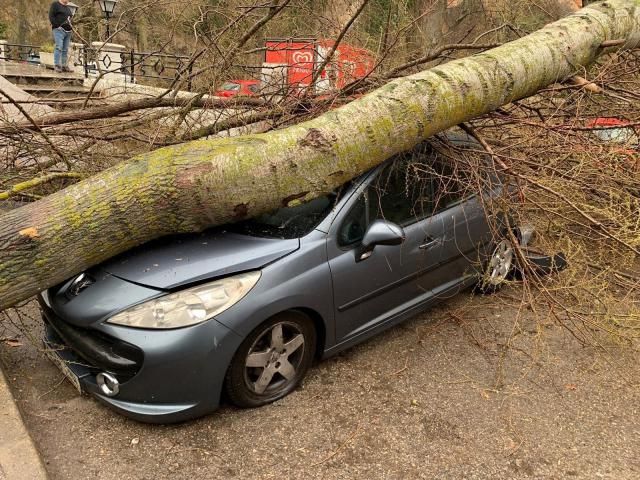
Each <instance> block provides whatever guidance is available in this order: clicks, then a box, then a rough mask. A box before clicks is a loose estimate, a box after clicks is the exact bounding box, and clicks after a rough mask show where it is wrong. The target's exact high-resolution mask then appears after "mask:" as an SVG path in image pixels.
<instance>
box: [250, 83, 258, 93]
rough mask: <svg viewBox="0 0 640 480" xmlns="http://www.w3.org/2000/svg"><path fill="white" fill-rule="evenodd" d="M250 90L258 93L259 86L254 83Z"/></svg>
mask: <svg viewBox="0 0 640 480" xmlns="http://www.w3.org/2000/svg"><path fill="white" fill-rule="evenodd" d="M248 88H249V91H250V92H253V93H256V92H257V91H258V88H259V86H258V85H257V84H255V83H252V84H251V85H249V86H248Z"/></svg>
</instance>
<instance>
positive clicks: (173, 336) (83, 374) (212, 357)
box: [40, 300, 242, 423]
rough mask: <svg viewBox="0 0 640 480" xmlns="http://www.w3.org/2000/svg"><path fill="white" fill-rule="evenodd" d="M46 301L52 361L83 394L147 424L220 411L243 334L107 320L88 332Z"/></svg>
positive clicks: (213, 326) (207, 326) (210, 324)
mask: <svg viewBox="0 0 640 480" xmlns="http://www.w3.org/2000/svg"><path fill="white" fill-rule="evenodd" d="M40 304H41V309H42V314H43V319H44V321H45V326H46V330H45V337H44V342H45V347H46V348H47V350H48V356H49V357H54V358H52V360H53V361H54V363H56V364H57V366H58V367H59V368H61V369H62V370H63V372H64V373H65V375H67V377H70V379H71V380H72V383H74V384H75V385H76V386H79V387H80V390H81V391H82V392H84V393H88V394H90V395H92V396H94V397H95V398H96V399H97V400H99V401H100V402H102V403H104V404H106V405H108V406H109V407H111V408H113V409H115V410H116V411H118V412H120V413H122V414H124V415H125V416H127V417H130V418H133V419H135V420H138V421H141V422H146V423H175V422H180V421H184V420H189V419H191V418H195V417H198V416H201V415H204V414H207V413H210V412H212V411H214V410H215V409H216V408H217V407H218V405H219V402H220V396H221V392H222V388H223V384H224V378H225V374H226V369H227V366H228V365H229V363H230V361H231V359H232V357H233V354H234V353H235V351H236V350H237V348H238V346H239V345H240V343H241V342H242V337H240V336H239V335H237V334H236V333H234V332H233V331H231V330H230V329H228V328H227V327H225V326H224V325H222V324H221V323H219V322H217V321H216V320H214V319H212V320H209V321H207V322H204V323H201V324H199V325H194V326H192V327H186V328H180V329H174V330H142V329H133V328H127V327H120V326H116V325H109V324H105V323H103V324H100V325H99V326H98V327H97V328H95V329H94V328H80V327H76V326H72V325H70V324H69V323H67V322H65V321H64V320H62V319H61V318H60V317H58V316H57V315H56V314H55V312H54V311H53V310H52V309H51V308H50V307H48V306H47V305H46V304H45V302H43V301H42V300H41V301H40ZM56 358H57V359H59V360H60V361H58V360H56ZM65 366H66V367H68V368H65ZM100 373H108V374H109V375H111V376H112V377H115V378H116V379H117V380H118V383H119V385H118V387H119V388H118V390H119V391H118V393H117V394H116V395H113V396H109V395H106V394H105V393H104V392H103V391H102V390H101V388H100V386H99V385H98V382H97V376H98V374H100ZM74 377H75V379H77V382H76V381H75V379H74Z"/></svg>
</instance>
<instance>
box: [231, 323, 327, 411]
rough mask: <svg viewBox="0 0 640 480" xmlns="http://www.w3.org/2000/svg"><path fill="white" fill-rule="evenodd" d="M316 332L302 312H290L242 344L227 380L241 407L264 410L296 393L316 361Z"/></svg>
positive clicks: (232, 396)
mask: <svg viewBox="0 0 640 480" xmlns="http://www.w3.org/2000/svg"><path fill="white" fill-rule="evenodd" d="M315 349H316V331H315V328H314V325H313V322H312V321H311V320H310V319H309V317H307V316H306V315H304V314H302V313H300V312H286V313H282V314H280V315H277V316H275V317H273V318H272V319H271V320H268V321H267V322H265V323H263V324H262V325H260V326H259V327H258V328H256V329H255V330H254V331H253V332H251V333H250V334H249V336H248V337H247V338H245V340H244V341H243V342H242V345H240V348H239V349H238V351H237V352H236V354H235V355H234V357H233V360H232V361H231V365H230V366H229V369H228V371H227V376H226V379H225V387H226V392H227V395H228V396H229V399H230V400H231V402H233V403H234V404H235V405H237V406H239V407H244V408H250V407H260V406H262V405H265V404H267V403H271V402H273V401H275V400H278V399H280V398H282V397H284V396H286V395H288V394H289V393H291V391H293V390H294V389H295V388H296V387H297V386H298V385H299V384H300V382H301V381H302V379H303V377H304V376H305V374H306V373H307V371H308V370H309V367H310V366H311V363H312V361H313V356H314V353H315Z"/></svg>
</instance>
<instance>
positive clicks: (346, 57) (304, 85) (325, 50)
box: [262, 38, 375, 94]
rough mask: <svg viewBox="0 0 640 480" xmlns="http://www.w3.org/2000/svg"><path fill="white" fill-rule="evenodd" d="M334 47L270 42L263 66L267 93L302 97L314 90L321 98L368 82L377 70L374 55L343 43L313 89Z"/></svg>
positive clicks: (330, 42) (322, 42)
mask: <svg viewBox="0 0 640 480" xmlns="http://www.w3.org/2000/svg"><path fill="white" fill-rule="evenodd" d="M334 45H335V42H334V41H333V40H327V39H313V38H303V39H272V40H267V42H266V45H265V46H266V50H265V57H264V63H263V64H262V83H263V85H262V88H263V90H265V91H269V92H273V93H277V92H288V93H289V94H299V93H302V92H305V91H308V90H309V89H311V90H312V92H311V93H315V94H321V93H326V92H330V91H332V90H336V89H340V88H342V87H344V86H345V85H347V84H349V83H350V82H352V81H353V80H357V79H359V78H364V77H365V76H367V75H368V74H369V73H370V72H371V71H372V70H373V67H374V66H375V57H374V56H373V54H372V53H371V52H370V51H368V50H365V49H363V48H357V47H353V46H351V45H347V44H344V43H341V44H340V45H338V47H337V48H336V50H335V52H334V53H333V55H332V56H331V59H330V61H329V63H327V65H326V66H325V67H324V68H323V70H322V72H320V74H319V75H318V76H317V79H316V81H315V83H314V84H313V85H312V81H313V78H314V73H315V72H316V69H317V68H319V67H320V65H321V64H322V63H323V62H324V60H325V59H326V58H327V57H328V56H329V53H330V52H331V49H332V48H333V46H334Z"/></svg>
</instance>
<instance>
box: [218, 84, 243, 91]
mask: <svg viewBox="0 0 640 480" xmlns="http://www.w3.org/2000/svg"><path fill="white" fill-rule="evenodd" d="M221 90H225V91H228V92H235V91H238V90H240V85H239V84H237V83H225V84H224V85H222V88H221Z"/></svg>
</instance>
